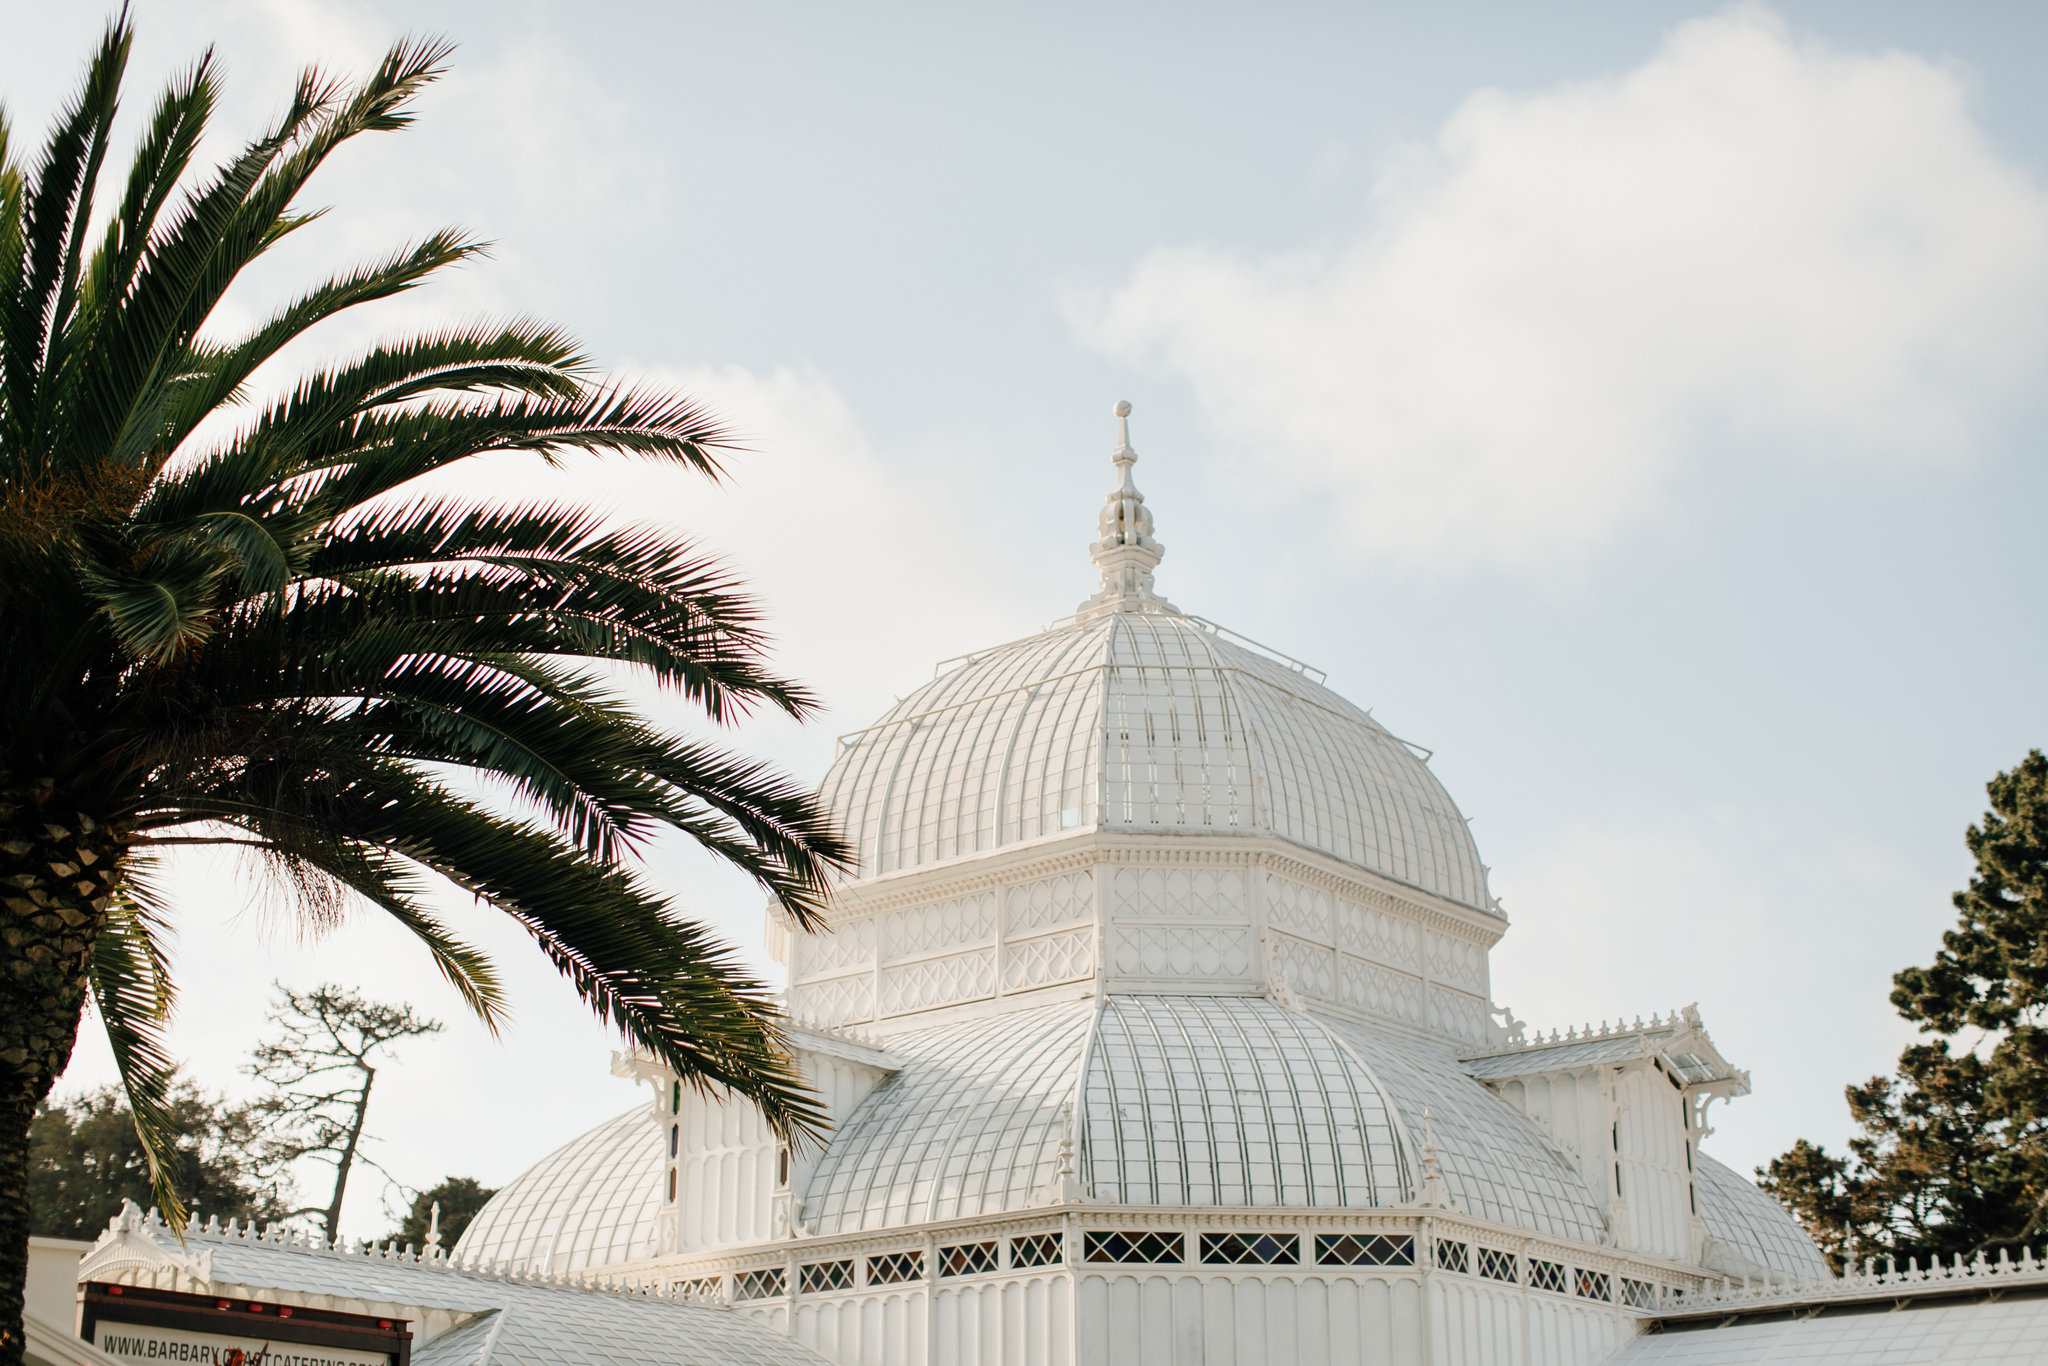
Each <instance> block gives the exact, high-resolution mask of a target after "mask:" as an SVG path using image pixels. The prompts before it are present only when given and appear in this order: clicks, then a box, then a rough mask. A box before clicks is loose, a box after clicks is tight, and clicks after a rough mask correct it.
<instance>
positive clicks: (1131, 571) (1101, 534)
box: [1075, 399, 1175, 620]
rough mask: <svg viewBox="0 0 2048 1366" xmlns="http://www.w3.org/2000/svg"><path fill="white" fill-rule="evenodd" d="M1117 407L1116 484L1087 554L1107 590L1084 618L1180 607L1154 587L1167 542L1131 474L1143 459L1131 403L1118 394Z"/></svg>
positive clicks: (1085, 609)
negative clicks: (1134, 440)
mask: <svg viewBox="0 0 2048 1366" xmlns="http://www.w3.org/2000/svg"><path fill="white" fill-rule="evenodd" d="M1115 412H1116V450H1115V451H1113V452H1112V453H1111V454H1110V457H1109V458H1110V459H1111V460H1112V461H1113V462H1114V463H1115V464H1116V476H1117V477H1116V487H1115V488H1113V489H1111V490H1110V491H1109V497H1108V498H1107V499H1105V500H1104V501H1103V504H1102V513H1101V515H1100V516H1099V517H1097V518H1096V534H1097V536H1098V538H1099V539H1097V540H1096V542H1095V543H1094V544H1093V545H1091V546H1089V547H1088V558H1090V559H1091V560H1094V561H1095V564H1096V566H1097V567H1098V568H1099V569H1101V570H1102V591H1101V592H1099V593H1097V594H1096V595H1095V596H1094V597H1092V598H1090V599H1088V601H1086V602H1084V603H1082V604H1081V605H1080V607H1079V608H1077V609H1076V610H1075V615H1076V616H1077V617H1080V618H1082V619H1084V620H1085V619H1087V618H1089V617H1096V616H1101V615H1102V614H1104V613H1106V612H1171V611H1174V610H1175V608H1174V605H1173V604H1172V603H1170V602H1168V601H1167V600H1166V599H1164V598H1162V597H1160V596H1159V595H1158V594H1157V593H1155V592H1153V591H1152V571H1153V570H1154V569H1157V568H1158V567H1159V561H1160V558H1161V557H1162V556H1164V555H1165V554H1166V547H1165V546H1163V545H1161V544H1160V543H1159V542H1158V541H1157V540H1155V539H1153V536H1152V510H1151V509H1150V508H1148V507H1146V506H1145V495H1144V494H1142V493H1140V492H1138V486H1137V484H1136V483H1134V482H1133V481H1132V479H1131V467H1132V466H1133V465H1135V464H1137V463H1138V453H1137V451H1135V450H1133V449H1132V448H1131V405H1130V404H1129V403H1128V402H1126V401H1124V400H1122V399H1119V400H1118V401H1117V405H1116V408H1115Z"/></svg>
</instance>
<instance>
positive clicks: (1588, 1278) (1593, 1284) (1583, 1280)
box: [1573, 1270, 1614, 1300]
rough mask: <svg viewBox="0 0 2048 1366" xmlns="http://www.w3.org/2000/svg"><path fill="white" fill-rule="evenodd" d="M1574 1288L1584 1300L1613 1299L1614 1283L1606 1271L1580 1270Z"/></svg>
mask: <svg viewBox="0 0 2048 1366" xmlns="http://www.w3.org/2000/svg"><path fill="white" fill-rule="evenodd" d="M1573 1288H1574V1289H1575V1291H1576V1292H1577V1294H1578V1296H1579V1298H1580V1299H1582V1300H1611V1299H1613V1298H1614V1292H1613V1283H1612V1282H1611V1281H1610V1280H1609V1279H1608V1276H1607V1273H1606V1272H1604V1271H1583V1270H1582V1271H1580V1272H1579V1274H1578V1278H1577V1280H1576V1281H1575V1282H1574V1283H1573Z"/></svg>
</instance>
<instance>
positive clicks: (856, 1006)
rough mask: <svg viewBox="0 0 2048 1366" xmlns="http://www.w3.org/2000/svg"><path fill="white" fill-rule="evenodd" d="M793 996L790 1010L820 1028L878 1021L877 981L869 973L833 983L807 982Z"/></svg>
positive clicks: (794, 991) (844, 978)
mask: <svg viewBox="0 0 2048 1366" xmlns="http://www.w3.org/2000/svg"><path fill="white" fill-rule="evenodd" d="M789 995H790V1007H791V1009H792V1010H793V1011H794V1012H795V1013H796V1014H798V1015H800V1016H802V1017H804V1018H805V1019H809V1020H816V1021H817V1022H818V1023H819V1024H828V1025H829V1024H845V1023H846V1022H847V1021H849V1020H872V1019H873V1018H874V1017H875V995H874V981H873V979H872V978H871V977H869V975H868V974H867V973H862V974H860V975H859V976H858V977H835V978H833V979H832V980H831V981H829V982H806V983H804V984H803V985H802V986H799V987H797V988H795V989H794V990H792V991H791V992H790V994H789Z"/></svg>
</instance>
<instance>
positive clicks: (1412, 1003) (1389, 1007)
mask: <svg viewBox="0 0 2048 1366" xmlns="http://www.w3.org/2000/svg"><path fill="white" fill-rule="evenodd" d="M1337 999H1338V1000H1340V1001H1342V1002H1343V1003H1344V1004H1345V1005H1348V1006H1356V1007H1358V1008H1359V1009H1360V1010H1365V1011H1370V1012H1371V1013H1372V1014H1374V1015H1381V1016H1384V1017H1386V1018H1387V1019H1390V1020H1400V1021H1402V1022H1404V1023H1407V1024H1420V1023H1422V982H1421V980H1420V979H1418V978H1414V977H1410V976H1408V975H1407V974H1405V973H1399V972H1392V971H1389V970H1388V969H1386V968H1382V967H1376V966H1374V965H1373V964H1371V963H1367V962H1363V961H1361V960H1359V959H1356V958H1346V959H1344V960H1343V962H1342V963H1341V964H1340V965H1339V967H1338V969H1337Z"/></svg>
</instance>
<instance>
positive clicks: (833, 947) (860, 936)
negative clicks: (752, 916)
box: [791, 920, 875, 981]
mask: <svg viewBox="0 0 2048 1366" xmlns="http://www.w3.org/2000/svg"><path fill="white" fill-rule="evenodd" d="M791 939H792V941H793V942H794V943H795V945H796V960H797V964H796V966H797V971H796V974H795V975H796V977H797V980H799V981H809V980H811V979H812V978H815V977H831V976H834V975H836V974H838V973H842V972H850V971H852V970H854V969H856V968H864V967H868V966H870V965H872V964H873V962H874V957H875V922H874V921H872V920H853V921H848V922H847V923H845V924H842V925H835V926H833V927H832V930H831V932H830V933H826V934H804V933H793V934H792V935H791Z"/></svg>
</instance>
